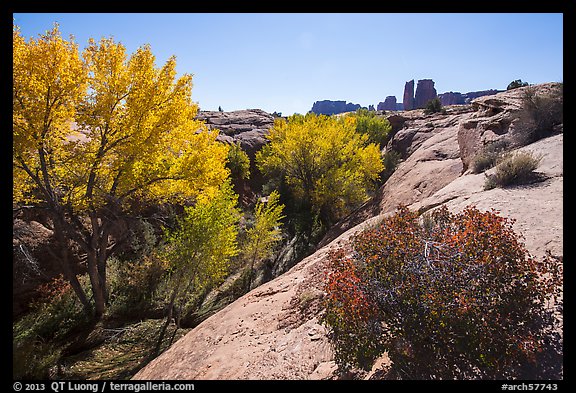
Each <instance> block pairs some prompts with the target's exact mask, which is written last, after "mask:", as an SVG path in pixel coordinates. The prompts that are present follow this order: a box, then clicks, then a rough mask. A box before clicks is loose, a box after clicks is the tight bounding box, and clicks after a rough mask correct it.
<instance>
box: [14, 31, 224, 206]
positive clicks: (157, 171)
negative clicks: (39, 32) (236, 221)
mask: <svg viewBox="0 0 576 393" xmlns="http://www.w3.org/2000/svg"><path fill="white" fill-rule="evenodd" d="M13 51H14V63H13V65H14V72H13V79H14V89H13V92H14V97H13V129H14V145H13V146H14V147H13V149H14V150H13V164H14V177H15V178H17V179H19V181H18V182H15V183H14V195H15V198H17V200H23V199H24V198H25V196H26V195H28V196H29V195H30V192H31V190H32V188H33V187H40V188H41V189H42V188H44V189H48V188H51V189H53V190H58V194H57V195H56V198H57V199H59V200H61V201H64V202H65V203H70V204H71V205H72V206H73V207H74V208H76V209H79V211H81V210H83V209H86V208H88V207H89V206H91V205H92V206H98V205H101V204H103V203H107V202H106V201H109V200H110V197H113V199H115V200H118V201H119V202H121V203H122V202H127V201H128V200H129V199H131V198H133V197H138V198H141V199H148V200H154V201H184V200H189V199H193V198H196V197H197V196H198V195H199V194H201V193H206V194H207V195H214V194H215V193H216V191H217V190H218V188H219V186H220V185H221V184H222V182H223V181H224V180H225V179H226V178H227V177H228V175H229V172H228V170H227V169H226V168H225V162H226V155H227V152H228V148H227V147H226V146H224V145H223V144H220V143H218V142H216V140H215V139H216V136H217V132H211V131H208V130H206V129H205V126H204V125H203V124H202V123H200V122H198V121H196V120H194V117H195V115H196V113H197V110H198V108H197V105H196V104H195V103H193V102H192V100H191V93H192V77H191V75H184V76H182V77H180V78H177V77H176V59H175V57H171V58H170V59H169V60H168V61H167V62H166V63H165V64H164V65H163V66H162V67H156V65H155V57H154V55H153V54H152V51H151V49H150V47H149V46H148V45H146V46H143V47H141V48H139V49H138V50H137V51H136V52H135V53H133V54H132V55H130V56H129V55H128V54H127V53H126V48H125V47H124V46H123V45H122V44H121V43H116V42H114V40H113V39H111V38H103V39H101V40H100V41H99V42H96V41H95V40H93V39H91V40H90V41H89V43H88V46H87V48H86V49H85V50H84V52H83V54H82V57H80V54H79V51H78V47H77V45H76V44H75V43H74V42H72V40H68V41H67V40H65V39H63V38H62V37H61V35H60V32H59V30H58V27H57V26H55V27H54V29H53V30H51V31H49V32H47V33H46V34H45V35H43V36H40V37H39V38H38V39H30V40H29V41H28V42H26V40H25V39H24V38H23V37H22V36H21V35H20V30H19V28H18V27H17V26H14V32H13ZM26 170H28V172H26ZM31 173H33V174H37V177H36V178H33V177H31V176H30V174H31ZM44 197H47V198H52V197H53V196H49V195H48V194H46V195H44Z"/></svg>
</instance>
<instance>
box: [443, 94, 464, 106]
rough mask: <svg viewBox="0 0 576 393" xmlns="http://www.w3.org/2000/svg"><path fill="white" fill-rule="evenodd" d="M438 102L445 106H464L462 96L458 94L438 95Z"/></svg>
mask: <svg viewBox="0 0 576 393" xmlns="http://www.w3.org/2000/svg"><path fill="white" fill-rule="evenodd" d="M438 98H440V102H441V103H442V105H443V106H445V105H462V104H464V96H463V95H462V93H460V92H453V91H449V92H446V93H442V94H438Z"/></svg>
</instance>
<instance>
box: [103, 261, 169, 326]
mask: <svg viewBox="0 0 576 393" xmlns="http://www.w3.org/2000/svg"><path fill="white" fill-rule="evenodd" d="M167 270H168V266H167V263H166V261H165V260H164V259H162V258H159V257H158V256H157V254H156V253H155V252H150V253H148V254H147V255H143V256H141V257H139V258H135V259H131V260H120V259H118V258H112V259H111V260H110V267H109V272H108V274H109V277H110V278H109V284H110V302H111V310H110V313H111V314H113V315H115V316H124V317H138V316H142V315H144V314H145V313H146V312H147V311H149V310H151V309H153V308H155V307H157V306H158V305H157V304H156V303H159V301H160V297H159V296H155V295H156V292H157V290H158V288H159V286H160V285H161V284H163V280H165V279H166V275H167ZM156 297H158V299H156ZM162 300H163V297H162Z"/></svg>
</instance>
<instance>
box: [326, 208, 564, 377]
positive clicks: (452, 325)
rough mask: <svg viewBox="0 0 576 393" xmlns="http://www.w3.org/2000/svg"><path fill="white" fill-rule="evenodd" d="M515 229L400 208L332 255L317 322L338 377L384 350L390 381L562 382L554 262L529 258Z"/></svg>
mask: <svg viewBox="0 0 576 393" xmlns="http://www.w3.org/2000/svg"><path fill="white" fill-rule="evenodd" d="M512 224H513V221H512V220H509V219H506V218H504V217H501V216H499V215H498V214H497V213H496V212H495V211H490V212H481V211H479V210H477V209H476V208H473V207H468V208H466V209H465V210H464V211H463V212H461V213H457V214H452V213H450V212H449V211H448V210H447V209H446V208H445V207H444V208H440V209H438V210H436V211H435V212H433V213H432V214H431V215H428V216H427V217H425V218H422V217H419V216H418V214H417V213H415V212H412V211H410V210H409V209H407V208H406V207H400V208H399V209H398V211H397V212H396V214H394V215H393V216H391V217H389V218H387V219H385V220H384V221H383V222H382V223H381V224H380V225H379V226H378V227H377V228H376V229H373V230H367V231H364V232H362V233H360V234H358V235H356V236H355V237H353V239H352V242H351V250H350V252H345V251H344V250H339V251H336V252H333V253H331V255H330V272H329V275H328V277H327V282H326V292H327V297H326V313H325V315H324V317H323V320H324V322H325V324H326V325H327V326H328V327H329V328H330V331H331V339H332V342H333V344H334V348H335V356H336V361H337V363H338V365H339V367H340V368H341V369H344V370H345V369H350V368H352V367H360V368H363V369H369V368H370V367H371V366H372V364H373V362H374V360H375V359H376V358H377V357H378V356H380V355H381V354H383V353H384V352H385V351H387V352H388V355H389V357H390V359H391V361H392V363H393V364H392V367H391V370H390V372H389V373H388V377H389V378H401V379H454V378H457V379H464V378H474V379H478V378H482V379H501V378H506V379H508V378H559V377H561V367H562V353H561V338H560V335H559V334H558V332H557V329H556V330H555V318H554V307H553V305H554V306H556V307H560V306H561V300H560V301H558V299H559V298H560V297H559V295H560V288H561V282H562V281H561V263H559V262H558V261H557V260H555V259H553V258H552V257H546V258H544V259H543V260H541V261H539V260H537V259H535V258H533V257H532V256H530V255H529V254H528V252H527V251H526V249H525V248H524V245H523V244H522V243H521V241H520V240H519V238H518V236H517V235H516V234H515V232H514V231H513V229H512ZM554 300H556V302H554Z"/></svg>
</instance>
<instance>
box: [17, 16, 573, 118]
mask: <svg viewBox="0 0 576 393" xmlns="http://www.w3.org/2000/svg"><path fill="white" fill-rule="evenodd" d="M54 22H58V23H59V25H60V30H61V32H62V34H63V35H64V36H65V37H68V36H69V35H70V34H72V35H74V37H75V41H76V42H77V43H78V44H79V45H80V47H81V48H83V47H84V46H85V45H86V43H87V42H88V38H90V37H92V38H95V39H97V40H98V39H100V38H102V37H113V38H114V39H115V40H116V41H120V42H122V43H123V44H124V45H125V46H126V47H127V49H128V52H129V53H132V52H134V51H135V50H136V49H137V48H138V47H139V46H142V45H144V44H150V45H151V48H152V52H153V53H154V54H155V55H156V58H157V64H158V65H159V66H160V65H161V64H163V63H164V62H165V61H166V60H167V59H168V58H169V57H170V56H171V55H175V56H176V58H177V70H178V72H179V73H180V74H183V73H189V74H193V75H194V78H193V81H194V87H193V90H192V97H193V100H194V101H196V102H198V104H199V105H200V108H201V109H203V110H217V109H218V107H219V106H221V107H222V109H223V110H225V111H230V110H238V109H248V108H260V109H263V110H265V111H267V112H274V111H278V112H282V114H283V115H290V114H293V113H306V112H307V111H309V110H310V109H311V107H312V104H313V103H314V101H318V100H325V99H329V100H346V101H348V102H353V103H355V104H361V105H362V106H368V105H370V104H372V105H374V106H376V105H377V104H378V102H380V101H384V99H385V98H386V96H389V95H395V96H396V98H397V100H398V102H401V101H402V95H403V91H404V83H405V82H406V81H409V80H411V79H414V80H415V81H417V80H418V79H433V80H434V81H435V83H436V85H435V87H436V90H437V91H438V93H443V92H447V91H459V92H462V93H465V92H469V91H476V90H486V89H505V88H506V86H507V85H508V83H509V82H510V81H512V80H515V79H522V80H523V81H527V82H529V83H531V84H536V83H544V82H554V81H556V82H560V81H563V15H562V14H558V13H557V14H551V13H541V14H531V13H519V14H495V13H488V14H478V13H476V14H474V13H466V14H455V13H448V14H417V13H411V14H386V13H380V14H378V13H377V14H361V13H352V14H339V13H328V14H321V13H313V14H302V13H297V14H291V13H273V14H264V13H256V14H237V13H232V14H226V13H215V14H210V13H189V14H170V13H137V14H128V13H124V14H113V13H105V14H94V13H83V14H82V13H81V14H74V13H62V14H51V13H42V14H32V13H17V14H14V23H15V24H16V25H18V26H20V28H21V32H22V34H23V36H24V37H26V38H30V37H36V36H37V35H38V34H42V33H44V32H45V31H46V30H49V29H51V28H52V26H53V23H54Z"/></svg>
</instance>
